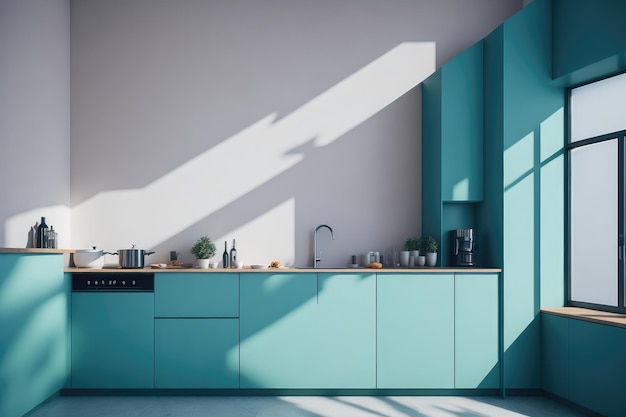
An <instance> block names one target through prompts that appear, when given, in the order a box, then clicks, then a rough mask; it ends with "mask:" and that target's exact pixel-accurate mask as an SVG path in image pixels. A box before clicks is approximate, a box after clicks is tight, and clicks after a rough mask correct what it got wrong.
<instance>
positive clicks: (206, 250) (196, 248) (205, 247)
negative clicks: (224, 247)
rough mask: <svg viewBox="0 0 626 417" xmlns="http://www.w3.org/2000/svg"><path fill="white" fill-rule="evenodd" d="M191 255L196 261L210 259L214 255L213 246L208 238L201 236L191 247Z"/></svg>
mask: <svg viewBox="0 0 626 417" xmlns="http://www.w3.org/2000/svg"><path fill="white" fill-rule="evenodd" d="M191 253H193V254H194V256H195V257H196V258H198V259H211V258H212V257H213V255H215V244H214V243H213V241H212V240H211V238H210V237H208V236H202V237H201V238H200V239H198V240H196V243H194V244H193V246H192V247H191Z"/></svg>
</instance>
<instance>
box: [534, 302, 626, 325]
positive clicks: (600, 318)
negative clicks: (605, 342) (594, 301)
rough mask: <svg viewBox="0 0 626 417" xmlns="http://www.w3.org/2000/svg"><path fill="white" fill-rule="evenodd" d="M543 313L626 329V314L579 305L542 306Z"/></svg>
mask: <svg viewBox="0 0 626 417" xmlns="http://www.w3.org/2000/svg"><path fill="white" fill-rule="evenodd" d="M541 312H542V313H547V314H553V315H555V316H560V317H565V318H570V319H577V320H583V321H588V322H591V323H597V324H606V325H609V326H615V327H622V328H624V329H626V315H624V314H618V313H609V312H606V311H598V310H590V309H587V308H579V307H559V308H542V309H541Z"/></svg>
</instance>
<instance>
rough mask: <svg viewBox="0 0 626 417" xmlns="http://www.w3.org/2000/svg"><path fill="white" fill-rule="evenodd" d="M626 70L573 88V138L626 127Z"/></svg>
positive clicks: (579, 138) (582, 137) (577, 138)
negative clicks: (623, 72) (625, 97)
mask: <svg viewBox="0 0 626 417" xmlns="http://www.w3.org/2000/svg"><path fill="white" fill-rule="evenodd" d="M624 94H626V74H621V75H617V76H615V77H611V78H607V79H606V80H602V81H598V82H595V83H592V84H588V85H584V86H582V87H578V88H575V89H573V90H572V95H571V101H570V103H571V117H572V119H571V128H572V130H571V135H572V142H576V141H579V140H582V139H588V138H593V137H596V136H600V135H605V134H607V133H611V132H618V131H620V130H625V129H626V103H624Z"/></svg>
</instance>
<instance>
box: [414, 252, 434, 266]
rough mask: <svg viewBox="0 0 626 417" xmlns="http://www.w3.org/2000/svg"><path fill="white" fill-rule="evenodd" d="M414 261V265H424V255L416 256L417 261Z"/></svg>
mask: <svg viewBox="0 0 626 417" xmlns="http://www.w3.org/2000/svg"><path fill="white" fill-rule="evenodd" d="M435 261H436V260H435ZM415 263H416V266H424V265H426V256H425V255H420V256H418V257H417V261H415Z"/></svg>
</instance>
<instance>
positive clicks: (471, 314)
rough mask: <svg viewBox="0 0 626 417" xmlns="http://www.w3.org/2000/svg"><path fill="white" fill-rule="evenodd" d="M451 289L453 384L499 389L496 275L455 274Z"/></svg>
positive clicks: (464, 386)
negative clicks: (452, 302)
mask: <svg viewBox="0 0 626 417" xmlns="http://www.w3.org/2000/svg"><path fill="white" fill-rule="evenodd" d="M454 290H455V292H454V299H455V308H454V324H455V326H454V341H455V351H454V366H455V368H454V381H455V385H454V386H455V388H498V387H500V362H499V360H498V356H499V355H498V274H475V273H468V274H456V275H455V288H454Z"/></svg>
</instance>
